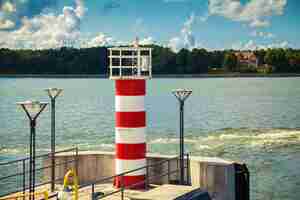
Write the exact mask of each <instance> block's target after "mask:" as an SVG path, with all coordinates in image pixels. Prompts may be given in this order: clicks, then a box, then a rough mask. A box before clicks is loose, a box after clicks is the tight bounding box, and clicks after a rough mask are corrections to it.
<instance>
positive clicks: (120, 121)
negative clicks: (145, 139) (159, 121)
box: [115, 111, 146, 128]
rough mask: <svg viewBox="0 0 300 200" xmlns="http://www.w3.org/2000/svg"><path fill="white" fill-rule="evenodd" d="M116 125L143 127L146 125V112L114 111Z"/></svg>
mask: <svg viewBox="0 0 300 200" xmlns="http://www.w3.org/2000/svg"><path fill="white" fill-rule="evenodd" d="M115 117H116V127H129V128H137V127H145V126H146V112H145V111H140V112H116V113H115Z"/></svg>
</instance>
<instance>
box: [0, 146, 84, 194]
mask: <svg viewBox="0 0 300 200" xmlns="http://www.w3.org/2000/svg"><path fill="white" fill-rule="evenodd" d="M67 152H73V153H74V154H75V158H74V159H72V160H67V161H64V162H55V164H54V165H55V166H54V168H56V167H57V166H60V165H73V166H72V167H75V169H76V171H77V169H78V148H71V149H66V150H62V151H57V152H55V155H57V154H60V153H67ZM51 158H52V153H47V154H42V155H38V156H36V160H37V161H36V165H37V166H36V169H35V173H36V175H37V177H38V179H37V183H36V184H35V187H39V186H42V185H46V184H50V183H52V182H53V181H52V180H51V168H52V166H53V165H52V163H51V162H50V161H51ZM46 159H48V160H49V163H51V164H50V165H46V166H44V165H45V162H44V161H45V160H46ZM28 165H29V157H26V158H22V159H17V160H12V161H7V162H0V172H1V173H0V197H3V196H7V195H10V194H13V193H16V192H22V193H23V194H25V193H26V190H28V188H29V184H28V180H29V169H28ZM47 169H49V170H48V173H49V174H50V176H49V177H50V180H44V175H43V174H44V173H45V170H47ZM10 171H15V172H11V173H10ZM16 171H17V172H16ZM2 174H3V175H2ZM4 174H5V175H4ZM7 174H8V175H7ZM61 180H63V176H62V177H55V178H54V182H57V181H61ZM20 183H21V184H20ZM2 190H3V191H2ZM52 196H56V195H50V196H49V198H50V197H52Z"/></svg>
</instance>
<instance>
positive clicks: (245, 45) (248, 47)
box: [232, 40, 290, 51]
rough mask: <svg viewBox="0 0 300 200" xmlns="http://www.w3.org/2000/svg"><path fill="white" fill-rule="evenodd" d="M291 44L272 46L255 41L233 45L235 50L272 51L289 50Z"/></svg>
mask: <svg viewBox="0 0 300 200" xmlns="http://www.w3.org/2000/svg"><path fill="white" fill-rule="evenodd" d="M289 46H290V44H289V43H288V42H287V41H279V42H274V43H270V44H257V43H255V42H254V41H253V40H249V41H248V42H246V43H243V42H237V43H235V44H233V45H232V49H234V50H252V51H253V50H257V49H272V48H288V47H289Z"/></svg>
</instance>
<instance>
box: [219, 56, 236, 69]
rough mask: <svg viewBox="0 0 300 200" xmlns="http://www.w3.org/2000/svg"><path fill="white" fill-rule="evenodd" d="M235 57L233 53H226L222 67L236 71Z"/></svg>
mask: <svg viewBox="0 0 300 200" xmlns="http://www.w3.org/2000/svg"><path fill="white" fill-rule="evenodd" d="M237 63H238V61H237V57H236V56H235V55H234V54H233V53H230V52H229V53H226V54H225V57H224V65H223V66H224V68H225V69H227V70H229V71H236V69H237Z"/></svg>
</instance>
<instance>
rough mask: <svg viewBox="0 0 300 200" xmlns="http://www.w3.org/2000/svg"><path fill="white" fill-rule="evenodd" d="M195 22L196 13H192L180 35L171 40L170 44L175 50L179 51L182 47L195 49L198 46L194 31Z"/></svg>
mask: <svg viewBox="0 0 300 200" xmlns="http://www.w3.org/2000/svg"><path fill="white" fill-rule="evenodd" d="M194 24H195V15H194V14H191V15H190V17H189V18H188V19H187V20H186V21H185V22H184V24H183V27H182V29H181V34H180V36H176V37H173V38H171V39H170V40H169V44H168V46H169V47H170V48H171V49H172V50H173V51H174V52H177V51H179V50H180V49H182V48H186V49H193V48H195V47H196V39H195V36H194V34H193V31H192V29H193V26H194Z"/></svg>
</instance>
